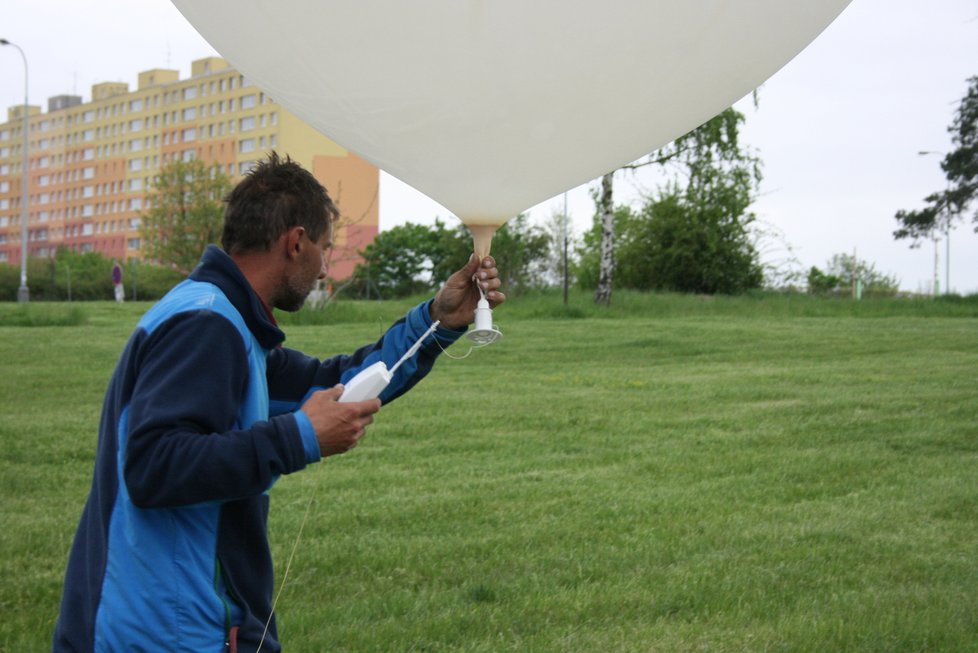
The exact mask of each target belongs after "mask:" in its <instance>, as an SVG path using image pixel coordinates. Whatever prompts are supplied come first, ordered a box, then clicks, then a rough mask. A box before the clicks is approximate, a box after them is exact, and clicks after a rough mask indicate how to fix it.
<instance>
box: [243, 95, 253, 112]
mask: <svg viewBox="0 0 978 653" xmlns="http://www.w3.org/2000/svg"><path fill="white" fill-rule="evenodd" d="M255 100H256V97H255V94H254V93H252V94H251V95H245V96H244V97H242V98H241V108H242V109H253V108H255Z"/></svg>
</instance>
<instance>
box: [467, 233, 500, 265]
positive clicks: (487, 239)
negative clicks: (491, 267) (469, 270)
mask: <svg viewBox="0 0 978 653" xmlns="http://www.w3.org/2000/svg"><path fill="white" fill-rule="evenodd" d="M466 226H467V227H468V228H469V231H470V232H471V233H472V245H473V248H474V251H475V255H476V256H478V257H479V260H482V259H484V258H485V257H487V256H489V249H490V248H491V247H492V236H493V234H495V233H496V230H497V229H499V227H501V226H502V225H501V224H470V225H466Z"/></svg>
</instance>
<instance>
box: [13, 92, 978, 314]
mask: <svg viewBox="0 0 978 653" xmlns="http://www.w3.org/2000/svg"><path fill="white" fill-rule="evenodd" d="M755 100H756V96H755ZM744 120H745V117H744V115H743V114H742V113H740V112H739V111H737V110H735V109H734V108H729V109H727V110H726V111H724V112H722V113H720V114H719V115H717V116H715V117H714V118H712V119H711V120H709V121H707V122H706V123H704V124H703V125H701V126H699V127H697V128H696V129H694V130H692V131H691V132H689V133H688V134H685V135H683V136H681V137H680V138H678V139H676V140H675V141H674V142H672V143H670V144H669V145H667V146H666V147H664V148H662V149H660V150H658V151H656V152H653V153H652V154H650V155H649V156H648V157H647V158H646V159H645V160H643V161H639V162H636V163H633V164H631V165H629V166H626V167H625V168H624V169H623V170H626V171H628V170H634V169H636V168H639V167H645V166H655V167H658V168H659V169H660V171H661V172H663V173H664V175H665V176H666V179H667V181H666V182H665V183H664V184H663V185H661V186H660V187H659V188H657V189H655V190H654V191H653V192H652V193H650V194H649V195H648V196H646V197H645V198H644V200H643V202H642V203H641V205H640V206H638V207H631V206H623V205H615V203H614V177H615V173H616V172H617V171H612V172H610V173H608V174H607V175H604V176H603V177H602V178H601V179H600V185H599V187H598V188H596V189H595V191H594V193H593V195H594V201H595V213H594V216H593V219H592V224H591V227H590V229H588V230H587V231H586V232H585V233H584V234H583V235H582V236H581V237H580V238H577V239H574V238H573V236H572V235H571V234H570V233H569V229H568V217H567V216H565V215H554V216H552V217H551V219H550V220H549V221H548V222H547V223H546V224H543V225H540V224H534V223H532V222H530V220H529V219H528V217H527V216H526V215H521V216H518V217H516V218H514V219H513V220H510V221H509V222H508V223H507V224H506V225H505V226H503V227H502V228H500V229H499V231H498V232H497V233H496V235H495V237H494V239H493V243H492V254H493V256H494V257H495V258H496V261H497V263H498V266H499V268H500V270H502V271H503V272H504V274H505V279H504V282H505V284H506V287H507V290H508V291H509V292H511V293H516V294H518V293H519V292H521V291H522V290H526V289H531V288H543V287H553V286H559V285H561V283H562V282H563V280H564V279H565V278H567V279H570V281H571V283H573V284H574V285H575V286H577V287H579V288H584V289H588V290H593V291H594V297H595V301H596V302H598V303H603V304H607V303H609V302H610V301H611V293H612V288H613V287H619V288H632V289H638V290H650V291H669V292H681V293H702V294H716V293H723V294H734V293H742V292H746V291H749V290H752V289H756V288H760V287H762V286H764V285H765V283H766V282H767V283H768V284H770V283H771V281H772V280H771V279H770V278H768V279H766V278H765V277H766V276H767V275H766V271H765V268H764V265H763V264H762V262H761V260H760V254H759V251H758V245H757V242H758V233H757V231H756V230H755V229H754V223H755V221H756V217H755V216H754V214H753V213H751V212H750V211H749V207H750V206H751V204H752V203H753V202H754V200H755V199H756V195H757V192H758V188H759V185H760V181H761V178H762V175H761V160H760V158H759V157H758V155H757V154H756V153H754V152H753V151H751V150H750V149H749V148H747V147H745V146H744V145H743V144H742V143H741V142H740V138H739V132H740V127H741V125H742V124H743V122H744ZM948 131H949V132H950V133H951V136H952V143H953V145H954V146H955V148H954V149H953V150H952V151H951V152H948V153H947V154H945V156H944V158H943V160H942V162H941V168H942V170H943V171H944V173H945V176H946V178H947V186H946V188H945V189H943V190H941V191H937V192H934V193H932V194H931V195H929V196H928V197H926V198H925V199H924V202H925V206H924V207H923V208H921V209H917V210H909V211H908V210H904V211H899V212H898V213H897V214H896V216H895V219H896V220H897V223H898V225H899V227H898V229H896V230H895V231H894V233H893V236H894V238H896V239H910V240H911V241H912V243H913V245H916V244H918V243H919V242H920V240H921V239H923V238H929V237H933V236H934V235H935V234H937V233H941V232H946V231H948V230H949V229H950V228H951V226H952V224H953V223H954V222H955V221H957V220H960V219H962V218H963V217H964V216H966V215H968V213H969V210H970V209H971V207H972V203H973V201H974V199H975V197H976V196H978V76H976V77H972V78H971V79H969V80H968V89H967V92H966V94H965V96H964V97H963V98H962V100H961V102H960V104H959V106H958V109H957V112H956V114H955V116H954V119H953V121H952V123H951V125H950V126H949V127H948ZM619 174H623V173H619ZM230 189H231V180H230V179H229V178H228V176H227V175H225V174H224V173H223V172H222V171H221V169H220V167H219V166H214V165H210V166H209V165H206V164H205V163H203V162H202V161H199V160H191V161H173V162H171V163H169V164H168V165H167V166H166V167H165V168H164V169H163V170H162V171H161V172H160V174H159V175H158V177H157V178H156V180H155V182H154V184H153V195H152V197H151V198H150V201H149V209H148V211H147V212H146V213H144V215H143V216H142V226H141V232H140V236H141V239H142V245H143V253H144V256H145V257H146V258H147V260H150V261H158V262H160V264H159V265H146V264H143V265H142V266H140V267H138V268H132V266H133V265H137V264H134V263H132V262H130V263H127V264H126V265H127V273H128V274H127V276H128V277H130V278H131V277H136V278H139V277H137V274H139V272H138V271H140V270H141V271H142V277H143V279H144V281H143V284H144V286H143V287H144V292H145V298H147V299H149V298H152V297H154V296H158V294H157V293H158V291H159V290H160V288H163V287H164V286H166V284H170V285H172V282H175V280H176V279H178V278H180V277H181V276H183V275H186V274H187V273H189V272H190V270H192V269H193V267H194V266H195V265H196V264H197V261H198V260H199V258H200V255H201V252H202V251H203V248H204V246H205V245H206V244H207V243H212V242H216V241H217V239H218V236H219V233H220V228H221V222H222V215H223V198H224V197H225V196H226V195H227V193H228V192H229V191H230ZM971 219H972V221H973V222H974V223H975V224H976V225H978V211H975V212H974V213H972V214H971ZM471 251H472V239H471V236H470V235H469V233H468V230H467V229H466V228H465V227H464V226H463V225H461V224H459V225H456V226H449V225H447V224H446V223H445V222H443V221H442V220H439V219H436V220H435V222H434V224H432V225H420V224H410V223H409V224H404V225H400V226H397V227H394V228H392V229H388V230H386V231H384V232H381V233H380V234H378V235H377V237H376V238H375V239H374V241H373V242H372V243H371V244H370V245H368V246H367V247H366V248H365V249H364V250H363V251H362V252H360V254H361V255H362V257H363V261H362V262H361V263H360V264H359V265H358V266H357V267H356V269H355V271H354V274H353V276H352V278H350V279H348V280H344V282H343V283H342V284H339V285H338V288H339V289H340V290H341V291H342V292H345V293H347V294H349V295H351V296H358V297H383V298H388V297H399V296H406V295H411V294H417V293H426V292H430V291H431V290H433V289H434V288H437V287H438V286H440V285H441V284H442V283H443V282H444V281H445V279H447V278H448V275H449V274H450V273H451V271H452V270H455V269H458V268H459V267H461V266H462V265H463V264H464V261H465V260H466V259H467V258H468V256H469V255H470V253H471ZM29 265H30V269H29V274H28V277H29V279H30V280H31V294H32V298H37V299H64V298H67V294H68V290H69V288H68V286H69V283H70V279H71V278H72V276H73V278H74V287H73V293H74V297H75V298H77V299H83V298H85V299H88V298H92V299H94V298H101V297H106V298H107V297H111V281H110V276H109V275H110V270H111V261H109V260H108V259H105V258H104V257H101V256H100V255H98V254H92V253H89V254H78V253H76V252H72V251H71V250H68V249H61V250H59V251H58V253H57V256H56V257H55V258H53V259H39V260H35V259H31V260H30V261H29ZM565 265H566V268H565ZM130 268H131V270H130ZM796 276H798V277H800V276H801V275H796ZM789 277H790V275H789ZM857 280H858V281H859V283H860V284H861V286H862V288H863V289H864V291H866V292H869V293H870V294H893V293H895V292H896V289H897V286H898V281H897V279H896V278H895V277H892V276H890V275H886V274H883V273H881V272H879V271H877V270H876V269H875V268H874V266H873V265H872V264H871V263H869V262H867V261H860V260H857V259H856V257H855V256H849V255H847V254H837V255H835V256H833V257H832V258H831V259H830V260H829V261H828V262H827V264H826V267H825V269H824V270H823V269H820V268H818V267H812V268H810V269H809V270H808V273H807V276H804V277H803V278H798V279H797V281H798V283H799V285H804V286H806V288H807V290H808V291H809V292H814V293H825V294H842V293H845V291H846V289H847V288H849V287H851V286H854V285H855V284H856V282H857ZM17 283H18V277H17V271H16V270H15V269H14V268H13V267H11V266H0V297H3V298H11V299H12V298H13V297H15V296H16V287H17ZM157 286H159V288H157Z"/></svg>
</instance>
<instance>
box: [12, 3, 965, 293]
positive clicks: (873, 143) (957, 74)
mask: <svg viewBox="0 0 978 653" xmlns="http://www.w3.org/2000/svg"><path fill="white" fill-rule="evenodd" d="M4 15H5V17H6V20H5V21H4V22H3V23H2V24H0V38H6V39H8V40H10V41H12V42H14V43H17V45H19V46H20V47H22V48H23V50H24V52H25V54H26V55H27V60H28V65H29V71H30V74H29V85H28V94H29V99H30V102H31V103H32V104H40V105H42V106H44V107H45V109H46V107H47V98H48V97H50V96H53V95H60V94H64V93H73V94H78V95H82V96H83V97H84V99H85V101H88V100H90V99H91V94H90V89H91V86H92V84H94V83H98V82H103V81H123V82H128V83H129V84H130V88H135V86H136V76H137V74H138V73H139V72H140V71H143V70H148V69H150V68H175V69H179V70H180V72H181V78H185V77H188V76H189V74H190V62H191V61H192V60H194V59H199V58H202V57H206V56H211V55H213V54H215V52H214V50H213V49H212V48H211V47H210V46H209V45H208V44H207V43H206V42H205V41H204V40H203V39H202V38H201V37H200V36H199V35H198V34H197V33H196V31H194V29H193V28H192V27H191V26H190V25H189V24H188V23H187V22H186V20H185V19H184V18H183V16H182V15H181V14H180V13H179V12H178V11H177V10H176V9H175V8H174V7H173V5H172V4H171V3H170V2H169V0H140V1H139V2H132V1H131V0H74V1H68V0H46V1H43V2H40V1H37V0H7V2H6V11H4ZM332 29H342V26H334V27H333V28H332ZM283 47H288V45H287V44H286V45H284V46H283ZM975 75H978V0H930V1H928V2H924V1H923V0H853V2H852V4H851V5H850V6H849V7H848V8H847V9H846V10H845V11H844V12H843V14H842V15H841V16H840V17H839V18H838V19H837V20H836V21H835V22H834V23H833V24H832V25H830V26H829V28H828V29H827V30H826V31H825V32H824V33H823V34H822V35H821V36H820V37H819V38H818V39H817V40H816V41H815V42H814V43H813V44H811V45H810V46H809V47H808V48H807V49H806V50H805V51H803V52H802V53H801V54H800V55H798V57H796V58H795V59H794V60H793V61H792V62H790V63H789V64H788V65H787V66H785V67H784V68H783V69H782V70H781V71H780V72H779V73H777V74H776V75H775V76H774V77H772V78H771V79H770V80H768V81H767V82H766V83H765V84H764V85H763V86H762V87H761V89H760V95H759V99H760V104H759V107H758V108H757V109H756V110H755V109H754V106H753V103H752V102H750V101H742V102H741V103H740V104H738V108H740V109H741V110H742V111H744V112H745V113H746V114H747V123H746V125H745V127H744V129H743V136H742V137H743V140H744V142H745V143H746V144H747V145H748V146H750V147H751V148H753V149H755V150H756V151H757V154H758V156H759V157H760V158H761V160H762V161H763V164H764V181H763V185H762V189H761V193H762V194H761V197H760V198H759V200H758V201H757V203H756V204H755V205H754V207H753V211H754V212H755V213H756V214H757V216H758V218H759V222H760V224H762V225H763V226H764V227H765V229H767V230H768V231H770V232H772V233H777V234H780V235H779V236H778V237H768V238H767V239H766V240H765V241H764V247H763V252H764V253H763V255H764V257H765V259H766V260H768V261H776V260H782V259H786V258H789V257H791V258H793V259H794V260H795V261H796V265H797V266H798V267H800V268H802V269H807V268H808V267H810V266H812V265H817V266H820V267H824V266H825V263H826V262H827V260H828V259H829V258H830V257H831V256H832V255H833V254H836V253H840V252H846V253H852V252H853V251H854V250H855V252H856V254H857V256H859V257H860V258H865V259H866V260H868V261H870V262H871V263H873V264H874V265H875V266H876V268H877V269H878V270H879V271H881V272H883V273H887V274H892V275H895V276H896V277H897V278H898V279H899V281H900V285H901V288H903V289H905V290H910V291H923V292H926V291H929V290H930V288H931V284H932V281H933V277H934V267H935V266H934V251H935V247H934V244H933V243H932V242H928V243H926V244H924V245H922V246H921V247H920V248H919V249H911V248H910V247H909V243H908V242H906V241H894V240H893V238H892V232H893V230H894V229H895V228H896V222H895V221H894V219H893V215H894V213H895V212H896V211H897V210H899V209H913V208H919V207H920V206H922V204H923V203H922V199H923V197H925V196H926V195H928V194H929V193H931V192H933V191H935V190H939V189H942V188H943V187H944V185H945V180H944V177H943V174H942V173H941V170H940V167H939V161H940V158H941V157H940V156H936V155H927V156H920V155H918V152H919V151H935V152H941V153H943V152H947V151H948V150H949V149H950V148H951V147H952V145H951V140H950V135H949V134H948V132H947V126H948V125H949V124H950V122H951V120H952V118H953V116H954V112H955V110H956V108H957V104H958V101H959V100H960V99H961V97H963V96H964V93H965V90H966V88H967V79H968V78H969V77H971V76H975ZM23 101H24V77H23V63H22V61H21V59H20V56H19V55H18V53H17V51H16V50H14V49H12V48H10V47H4V48H0V102H2V107H4V108H5V107H10V106H13V105H17V104H22V103H23ZM656 183H657V180H656V179H655V178H654V177H653V176H652V175H649V174H646V175H642V176H640V177H634V176H626V175H622V176H621V177H620V178H619V179H618V181H617V182H616V194H617V199H618V200H619V201H622V202H630V203H636V204H637V203H638V202H639V200H640V197H641V195H642V193H645V192H650V191H652V190H654V188H655V185H656ZM563 204H564V199H563V196H558V197H556V198H554V199H552V200H550V201H547V202H544V203H542V204H540V205H538V206H536V207H534V208H533V209H531V211H530V214H531V217H532V218H533V219H534V220H535V221H541V222H542V221H544V220H546V219H547V218H548V217H550V216H551V214H553V213H554V212H560V211H562V209H563ZM568 206H569V209H570V213H571V215H572V216H573V218H574V221H575V226H576V230H577V232H578V233H580V231H581V230H583V229H584V228H586V227H587V225H589V224H590V221H591V216H592V214H593V212H594V205H593V202H592V201H591V199H590V196H589V194H588V185H585V186H582V187H579V188H577V189H573V190H571V191H570V192H569V193H568ZM436 215H437V216H440V217H442V218H443V219H450V213H449V212H448V211H447V210H446V209H444V208H442V207H441V206H440V205H438V204H436V203H434V202H432V201H430V200H428V199H427V198H425V197H424V196H423V195H421V194H420V193H417V192H415V191H413V189H410V188H408V187H405V186H404V185H403V184H401V183H399V182H397V181H396V180H393V179H391V178H389V177H387V176H383V178H382V187H381V228H389V227H391V226H394V225H396V224H401V223H403V222H406V221H412V222H431V221H432V220H433V218H434V217H435V216H436ZM950 243H951V250H950V261H951V270H950V282H951V288H952V290H954V291H957V292H978V235H976V234H975V233H974V232H973V230H972V226H971V223H970V222H968V223H966V224H961V225H960V226H958V227H957V228H956V229H955V230H954V231H952V232H951V238H950ZM938 252H939V259H940V260H939V265H938V268H939V275H940V284H941V287H942V288H943V287H944V286H945V283H946V281H945V263H946V261H945V242H944V241H942V242H941V243H940V244H939V247H938Z"/></svg>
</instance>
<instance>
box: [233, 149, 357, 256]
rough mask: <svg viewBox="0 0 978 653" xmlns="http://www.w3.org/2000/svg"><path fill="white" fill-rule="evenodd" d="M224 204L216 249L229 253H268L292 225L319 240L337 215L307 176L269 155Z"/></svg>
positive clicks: (316, 183) (319, 186) (292, 164)
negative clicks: (221, 225)
mask: <svg viewBox="0 0 978 653" xmlns="http://www.w3.org/2000/svg"><path fill="white" fill-rule="evenodd" d="M225 202H226V204H227V206H226V207H225V209H224V228H223V231H222V233H221V246H222V247H223V248H224V251H226V252H227V253H229V254H232V253H240V252H248V251H256V250H265V251H267V250H268V249H270V248H271V246H272V243H273V242H275V240H277V239H278V238H279V236H281V235H282V234H283V233H285V232H286V231H288V230H289V229H291V228H292V227H296V226H301V227H304V228H305V230H306V233H307V234H308V235H309V238H311V239H312V240H313V242H318V241H319V239H320V238H321V237H322V235H323V233H324V232H326V230H327V229H329V227H330V226H331V224H332V223H333V222H334V221H336V220H337V219H338V218H339V216H340V212H339V209H337V208H336V205H335V204H333V200H331V199H330V197H329V194H328V193H327V192H326V189H325V188H324V187H323V185H322V184H320V183H319V181H318V180H317V179H316V178H315V177H313V176H312V173H310V172H309V171H308V170H305V169H304V168H303V167H302V166H300V165H299V164H298V163H296V162H295V161H293V160H292V159H291V158H289V157H288V156H286V157H285V159H284V160H283V159H281V158H280V157H279V155H278V153H277V152H274V151H273V152H271V153H270V154H269V155H268V157H267V158H266V159H264V160H262V161H260V162H259V163H258V164H257V165H256V166H255V167H253V168H252V169H251V170H249V171H248V172H247V174H245V177H244V179H242V180H241V181H240V182H239V183H238V185H237V186H235V187H234V189H233V190H232V191H231V193H230V194H229V195H228V196H227V199H226V200H225Z"/></svg>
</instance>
